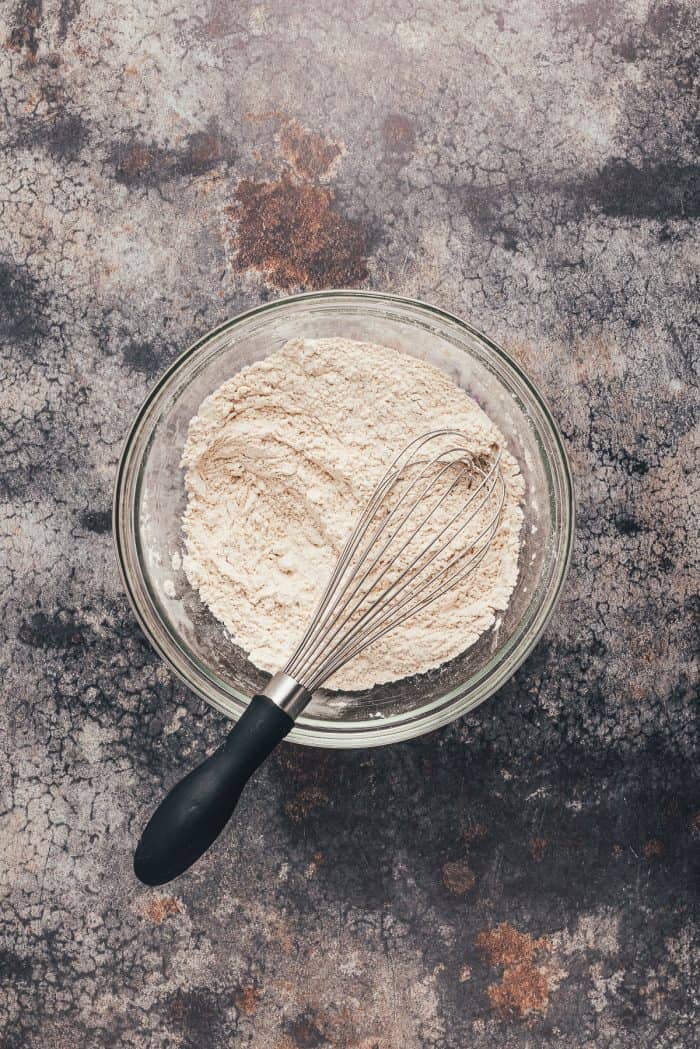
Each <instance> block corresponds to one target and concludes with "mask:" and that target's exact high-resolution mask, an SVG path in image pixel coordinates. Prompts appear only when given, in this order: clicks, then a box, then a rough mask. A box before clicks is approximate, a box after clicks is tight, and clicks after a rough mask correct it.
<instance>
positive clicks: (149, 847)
mask: <svg viewBox="0 0 700 1049" xmlns="http://www.w3.org/2000/svg"><path fill="white" fill-rule="evenodd" d="M501 458H502V452H501V450H500V449H499V448H493V449H492V450H491V451H490V452H489V453H488V454H484V453H475V452H474V451H473V450H472V449H471V448H470V447H469V442H468V439H467V438H466V437H465V435H464V434H462V433H460V432H459V431H457V430H449V429H445V430H434V431H432V432H430V433H426V434H423V435H422V436H420V437H417V438H416V439H415V440H413V441H411V443H410V444H408V445H407V446H406V448H404V449H403V451H402V452H401V453H400V454H399V455H398V456H397V457H396V459H394V461H393V463H392V464H391V466H390V467H389V469H388V470H387V472H386V473H385V474H384V477H383V478H382V479H381V481H380V482H379V484H378V485H377V487H376V488H375V490H374V493H373V494H372V496H371V498H370V499H369V501H368V503H367V504H366V506H365V508H364V510H363V511H362V513H361V515H360V517H359V519H358V522H357V525H356V526H355V529H354V531H353V533H352V535H351V536H350V538H349V539H348V540H347V543H346V545H345V547H344V549H343V551H342V553H341V555H340V557H339V559H338V562H337V564H336V567H335V569H334V571H333V573H332V575H331V577H330V579H329V581H328V584H327V586H326V589H325V591H324V593H323V595H322V597H321V599H320V601H319V603H318V606H317V608H316V610H315V612H314V614H313V617H312V619H311V622H310V623H309V626H308V629H307V630H306V633H305V634H304V636H303V638H302V639H301V641H300V643H299V645H298V646H297V649H296V651H295V652H294V654H293V656H292V657H291V659H290V660H289V662H288V663H287V665H286V666H285V668H284V670H283V671H281V672H280V673H278V674H275V675H274V676H273V677H272V679H271V680H270V682H269V683H268V685H267V686H266V688H265V690H264V692H263V693H262V694H261V695H258V696H255V697H254V698H253V699H252V700H251V702H250V704H249V706H248V707H247V709H246V711H245V713H244V714H243V716H242V717H241V719H240V720H239V721H238V723H237V724H236V725H235V726H234V728H233V729H232V730H231V732H230V733H229V736H228V738H227V740H226V741H225V743H223V744H222V746H221V747H220V748H219V749H218V750H217V751H216V752H215V753H214V754H212V755H211V757H209V758H208V759H207V760H206V761H204V762H203V763H202V764H201V765H200V766H198V768H196V769H195V770H194V771H193V772H191V773H190V774H189V775H188V776H186V777H185V779H184V780H182V781H181V782H180V783H178V784H177V786H176V787H174V788H173V790H172V791H171V792H170V794H169V795H168V796H167V798H166V799H165V800H164V801H163V802H162V804H161V805H160V807H159V808H158V809H157V810H156V812H155V813H154V815H153V816H152V818H151V820H150V822H149V823H148V825H147V827H146V829H145V831H144V833H143V835H142V837H141V840H140V842H139V845H138V848H137V850H136V855H135V860H134V869H135V871H136V874H137V875H138V877H139V878H140V879H141V880H142V881H144V882H146V883H147V884H149V885H158V884H162V883H163V882H166V881H169V880H170V879H171V878H174V877H176V876H177V875H178V874H180V873H182V871H184V870H186V869H187V868H188V867H189V866H190V865H191V864H192V863H194V862H195V860H196V859H197V858H198V857H199V856H201V854H202V853H203V852H204V851H205V850H206V849H207V848H208V847H209V845H210V844H211V843H212V842H213V841H214V839H215V838H216V837H217V836H218V834H219V833H220V831H221V830H222V829H223V827H224V825H225V824H226V822H227V821H228V819H229V818H230V816H231V814H232V812H233V809H234V808H235V805H236V802H237V801H238V798H239V796H240V794H241V791H242V790H243V787H244V786H245V784H246V782H247V781H248V779H249V777H250V775H251V774H252V772H253V771H254V770H255V769H256V768H258V766H259V765H260V764H261V763H262V761H264V759H265V758H266V757H267V756H268V754H269V753H270V752H271V751H272V750H273V749H274V747H275V746H276V745H277V744H278V743H279V742H280V740H282V739H283V738H284V737H285V736H286V735H287V733H288V732H289V731H290V730H291V728H292V726H293V724H294V720H295V718H296V717H297V716H298V715H299V713H300V712H301V711H302V710H303V709H304V707H305V706H306V705H307V703H308V702H309V700H310V699H311V696H312V693H313V692H314V691H315V690H316V689H318V688H320V687H321V685H323V684H324V682H326V681H328V679H329V678H330V677H331V676H332V675H333V674H335V673H336V671H338V670H340V669H341V668H342V667H343V666H345V664H346V663H348V662H349V661H350V660H351V659H353V658H354V657H355V656H357V655H358V654H359V653H360V652H362V651H364V650H365V649H366V648H368V647H369V646H370V645H372V644H373V643H374V642H375V641H377V640H378V639H379V638H380V637H383V636H384V635H385V634H387V633H389V631H391V630H394V629H395V628H396V627H398V626H400V624H401V623H404V622H405V621H406V620H407V619H409V618H410V617H411V616H414V615H416V614H417V613H418V612H420V611H421V610H422V609H423V608H425V607H426V606H427V605H429V604H431V603H432V602H433V601H437V600H438V599H439V598H440V597H442V596H443V595H444V594H446V593H447V592H448V591H449V590H452V589H453V588H454V587H456V586H458V585H459V584H460V583H461V582H462V581H463V580H465V579H466V578H467V577H468V576H469V575H471V574H472V573H473V572H474V571H475V570H476V569H477V568H478V566H479V565H480V564H481V562H482V561H483V560H484V558H485V557H486V556H487V554H488V552H489V550H490V548H491V545H492V543H493V539H494V537H495V535H496V533H497V532H498V528H499V525H500V522H501V517H502V513H503V506H504V503H505V497H506V486H505V482H504V479H503V475H502V471H501Z"/></svg>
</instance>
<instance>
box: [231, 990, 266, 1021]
mask: <svg viewBox="0 0 700 1049" xmlns="http://www.w3.org/2000/svg"><path fill="white" fill-rule="evenodd" d="M261 998H262V991H261V990H260V988H259V987H255V986H254V985H253V984H246V986H245V987H240V988H239V989H238V991H237V992H236V994H234V996H233V1003H234V1005H235V1006H236V1008H237V1009H238V1010H239V1012H241V1013H243V1015H244V1016H253V1015H254V1014H255V1013H256V1012H257V1008H258V1002H259V1001H260V999H261Z"/></svg>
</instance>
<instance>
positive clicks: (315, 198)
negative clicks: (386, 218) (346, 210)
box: [226, 178, 368, 290]
mask: <svg viewBox="0 0 700 1049" xmlns="http://www.w3.org/2000/svg"><path fill="white" fill-rule="evenodd" d="M226 214H227V215H228V217H229V218H230V219H232V220H233V222H234V224H235V226H234V229H233V231H232V236H231V246H232V247H233V250H234V254H233V259H232V264H233V267H234V269H236V270H238V271H240V272H243V271H245V270H248V269H255V270H259V271H260V272H262V273H264V274H265V275H266V276H267V278H268V280H269V281H270V283H272V284H274V285H275V286H276V287H278V288H283V289H285V290H290V289H292V288H295V287H299V286H302V287H308V288H314V289H318V288H328V287H348V286H352V285H357V284H361V283H362V282H363V281H365V280H366V279H367V276H368V271H367V259H366V254H367V249H368V237H367V234H366V232H365V230H364V228H363V227H362V225H361V224H360V223H359V222H355V221H353V220H352V219H348V218H346V217H345V216H344V215H342V214H341V213H340V212H339V211H337V210H336V208H335V206H334V201H333V195H332V193H331V191H330V190H329V189H326V188H325V187H321V186H311V185H301V184H297V183H295V182H292V181H291V179H290V178H282V179H280V180H279V181H277V182H252V181H248V180H244V181H242V182H240V183H239V184H238V188H237V189H236V193H235V196H234V203H233V204H232V205H230V206H229V207H228V208H226Z"/></svg>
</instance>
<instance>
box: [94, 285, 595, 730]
mask: <svg viewBox="0 0 700 1049" xmlns="http://www.w3.org/2000/svg"><path fill="white" fill-rule="evenodd" d="M334 336H343V337H346V338H351V339H360V340H365V341H369V342H376V343H380V344H383V345H386V346H393V347H395V348H396V349H398V350H401V351H402V352H404V353H409V354H412V355H413V356H414V357H418V358H419V359H421V360H427V361H430V362H431V363H432V364H433V365H435V366H436V367H438V368H441V369H442V370H443V371H445V372H447V374H448V375H450V376H451V377H452V378H453V380H454V381H455V382H456V383H457V384H458V385H459V386H461V387H462V388H463V389H464V390H466V391H467V392H468V393H469V394H470V395H471V396H472V397H473V398H474V399H475V400H476V401H478V403H479V404H480V405H481V407H482V408H483V409H484V410H485V411H486V413H487V414H488V415H489V416H490V417H491V418H492V419H493V420H494V422H495V423H496V424H497V426H498V427H499V428H500V430H501V432H502V433H503V434H504V436H505V438H506V440H507V442H508V448H509V450H510V451H511V452H512V454H513V455H515V456H516V458H517V459H518V461H519V463H520V467H521V470H522V473H523V476H524V479H525V485H526V495H525V507H524V510H525V520H524V524H523V531H522V549H521V553H520V562H519V579H518V583H517V585H516V588H515V590H514V592H513V595H512V597H511V600H510V604H509V606H508V608H507V610H506V612H505V613H503V614H502V615H501V617H500V619H499V620H497V621H496V623H495V625H494V627H493V628H492V629H491V630H489V631H487V632H486V634H485V635H483V636H482V637H481V638H480V639H479V641H478V642H477V643H476V644H475V645H473V646H472V647H471V648H469V649H468V650H467V651H466V652H464V653H463V654H462V655H461V656H458V657H457V658H456V659H453V660H451V661H450V662H449V663H446V664H444V665H443V666H441V667H439V668H438V669H436V670H432V671H430V672H428V673H426V674H420V675H416V676H414V677H411V678H405V679H403V680H401V681H396V682H392V683H391V684H388V685H378V686H375V687H374V688H372V689H370V690H368V691H366V692H362V693H359V692H353V693H345V694H344V693H341V692H333V691H328V690H321V691H319V692H317V693H316V694H315V695H314V698H313V700H312V702H311V704H310V705H309V706H308V707H307V709H306V710H305V711H304V712H303V714H302V716H301V717H300V718H299V719H298V721H297V723H296V725H295V727H294V729H293V730H292V732H291V734H290V736H289V737H288V738H289V739H291V740H295V741H296V742H299V743H307V744H313V745H315V746H321V747H366V746H377V745H380V744H383V743H392V742H395V741H397V740H403V739H409V738H410V737H411V736H418V735H421V734H422V733H425V732H430V731H432V730H433V729H436V728H439V727H440V726H441V725H445V724H447V723H448V722H450V721H453V720H454V719H455V718H458V717H459V716H460V715H461V714H464V713H465V712H466V711H468V710H472V709H473V708H474V707H475V706H477V704H479V703H481V702H483V700H485V699H486V698H487V697H488V696H490V695H491V694H492V693H493V692H495V691H496V689H498V688H499V687H500V686H501V685H502V684H503V683H504V682H505V681H507V679H508V678H509V677H510V676H511V675H512V674H513V673H514V671H515V670H516V669H517V667H518V666H520V664H521V663H522V662H523V660H524V659H525V657H526V656H527V655H528V653H529V652H530V651H531V650H532V648H533V646H534V645H535V643H536V642H537V639H538V638H539V636H540V634H541V633H542V631H543V629H544V627H545V625H546V623H547V620H548V619H549V617H550V615H551V614H552V611H553V609H554V606H555V604H556V601H557V598H558V597H559V594H560V592H561V588H562V584H563V582H564V578H565V576H566V571H567V568H568V564H569V558H570V553H571V545H572V538H573V527H574V506H573V490H572V482H571V472H570V469H569V464H568V461H567V457H566V453H565V451H564V448H563V445H562V441H561V438H560V436H559V432H558V430H557V427H556V424H555V423H554V421H553V419H552V417H551V415H550V413H549V410H548V408H547V406H546V404H545V403H544V400H543V399H542V397H541V395H540V394H539V393H538V391H537V390H536V389H535V387H534V386H533V384H532V383H531V382H530V380H529V379H528V378H527V376H526V375H524V373H523V372H522V371H521V369H520V368H519V367H518V365H517V364H516V363H515V362H514V361H513V360H511V358H510V357H509V356H508V355H507V354H506V353H504V351H503V350H502V349H500V347H498V346H496V345H495V344H494V343H493V342H491V341H490V340H489V339H487V338H486V337H485V336H484V335H482V334H480V333H479V332H478V331H476V330H475V329H474V328H472V327H471V326H470V325H469V324H466V323H465V322H464V321H462V320H459V319H458V318H457V317H453V316H451V315H450V314H448V313H445V312H444V311H443V310H439V309H436V308H435V307H434V306H429V305H426V304H425V303H420V302H414V301H411V300H408V299H402V298H398V297H396V296H392V295H383V294H376V293H373V292H363V291H328V292H318V293H313V294H308V295H297V296H294V297H292V298H286V299H281V300H279V301H277V302H272V303H267V304H265V305H263V306H258V307H256V308H255V309H252V310H249V311H248V312H247V313H243V314H241V315H240V316H238V317H235V318H234V319H233V320H231V321H228V322H227V323H226V324H222V325H221V326H220V327H219V328H216V329H215V331H212V332H210V333H209V334H208V335H205V336H204V337H203V338H202V339H200V340H199V341H198V342H196V343H195V344H194V346H192V347H190V349H188V350H186V351H185V353H183V354H182V356H180V357H179V358H178V359H177V360H176V361H175V363H174V364H172V365H171V367H170V368H169V369H168V370H167V372H166V373H165V374H164V375H163V376H162V378H161V379H160V380H159V382H158V383H157V384H156V386H155V387H154V389H153V390H152V391H151V393H150V394H149V396H148V398H147V399H146V402H145V404H144V405H143V407H142V408H141V411H140V412H139V414H138V417H137V419H136V421H135V423H134V425H133V427H132V429H131V432H130V433H129V436H128V437H127V439H126V444H125V447H124V451H123V454H122V458H121V462H120V465H119V470H118V474H117V481H116V488H115V496H114V535H115V542H116V547H117V556H118V559H119V566H120V569H121V573H122V577H123V580H124V585H125V587H126V591H127V593H128V595H129V598H130V600H131V604H132V606H133V609H134V612H135V614H136V616H137V618H138V621H139V623H140V624H141V627H142V628H143V630H144V632H145V633H146V635H147V636H148V638H149V640H150V641H151V643H152V645H153V646H154V648H155V649H156V651H157V652H158V653H159V654H160V655H161V656H162V657H163V659H164V660H165V661H166V663H167V664H168V665H169V666H170V667H171V668H172V670H173V671H174V672H175V673H176V674H178V675H179V677H180V678H182V680H183V681H184V682H185V683H186V684H187V685H188V686H189V687H190V688H191V689H192V690H193V691H194V692H196V693H197V694H198V695H199V696H201V697H202V698H203V699H205V700H207V702H208V703H211V705H212V706H214V707H216V708H217V709H218V710H220V711H222V712H223V713H225V714H227V715H228V716H229V717H231V718H233V719H234V720H235V719H236V718H238V717H239V716H240V715H241V713H242V712H243V710H244V709H245V706H246V704H247V702H248V699H249V698H250V696H251V695H253V694H254V693H256V692H259V691H260V690H261V689H262V688H263V686H264V685H265V684H266V682H267V681H268V680H269V675H268V674H266V673H264V672H263V671H261V670H258V669H257V667H255V666H253V664H252V663H250V661H249V660H248V658H247V654H246V653H245V652H244V651H243V650H242V649H240V648H238V647H237V646H236V645H235V644H234V643H233V642H232V641H231V639H230V637H229V636H228V635H227V634H226V632H225V630H224V628H223V627H222V625H221V624H220V623H219V622H218V621H217V620H216V619H214V617H213V616H212V615H211V613H210V612H209V611H208V609H207V608H206V607H205V606H204V605H203V603H202V602H201V601H200V599H199V597H198V595H197V594H196V592H194V591H193V590H192V588H191V587H190V585H189V583H188V581H187V578H186V576H185V574H184V572H183V570H182V564H181V554H182V550H183V540H182V534H181V527H180V521H181V517H182V512H183V510H184V506H185V488H184V479H183V471H182V468H181V466H180V458H181V454H182V449H183V445H184V442H185V438H186V435H187V427H188V424H189V422H190V419H191V418H192V417H193V416H194V415H196V413H197V410H198V408H199V406H200V404H201V403H202V401H203V400H204V398H205V397H207V396H208V395H209V394H210V393H212V392H213V391H214V390H215V389H216V388H217V387H218V386H219V385H220V384H221V383H222V382H224V381H225V380H227V379H230V378H231V376H233V375H234V374H235V373H236V372H238V371H239V370H240V369H241V368H243V367H244V366H245V365H247V364H251V363H252V362H253V361H257V360H260V359H261V358H263V357H265V356H267V355H269V354H271V353H274V352H275V351H276V350H279V349H280V348H281V347H282V346H283V344H284V343H285V342H286V341H287V340H288V339H290V338H293V337H311V338H328V337H334Z"/></svg>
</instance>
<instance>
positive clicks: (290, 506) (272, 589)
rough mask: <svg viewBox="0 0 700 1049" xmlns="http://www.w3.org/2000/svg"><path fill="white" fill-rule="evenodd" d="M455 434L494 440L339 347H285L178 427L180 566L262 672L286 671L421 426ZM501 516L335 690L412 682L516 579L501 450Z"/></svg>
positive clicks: (460, 411) (366, 358)
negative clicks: (450, 584)
mask: <svg viewBox="0 0 700 1049" xmlns="http://www.w3.org/2000/svg"><path fill="white" fill-rule="evenodd" d="M441 428H446V429H456V430H461V431H462V432H463V433H465V434H466V435H467V437H468V438H469V442H470V446H472V447H473V449H474V452H475V453H480V452H483V453H484V454H488V452H489V450H490V449H491V448H492V446H493V445H494V444H498V445H500V446H501V447H503V446H504V443H505V442H504V439H503V436H502V434H501V433H500V432H499V430H498V429H497V427H496V426H495V425H494V423H493V422H492V421H491V420H490V419H489V418H488V416H487V415H486V414H485V413H484V412H483V411H482V409H481V408H479V407H478V405H477V404H476V403H475V402H474V401H473V400H472V399H471V398H470V397H469V396H468V395H467V394H466V393H465V392H464V391H463V390H461V389H460V388H459V387H458V386H456V385H455V383H454V382H453V381H452V380H451V379H450V378H449V376H447V375H446V374H445V373H444V372H441V371H440V370H439V369H437V368H435V367H433V366H432V365H430V364H427V363H425V362H423V361H419V360H417V359H415V358H413V357H411V356H410V355H407V354H403V353H400V352H399V351H397V350H394V349H390V348H388V347H385V346H378V345H374V344H371V343H363V342H354V341H351V340H349V339H338V338H335V339H294V340H291V341H290V342H288V343H287V344H286V345H285V346H284V347H283V349H282V350H280V351H279V352H277V353H274V354H272V355H271V356H269V357H267V358H265V359H264V360H262V361H258V362H257V363H255V364H252V365H250V366H249V367H247V368H244V369H243V370H242V371H240V372H239V373H238V374H237V375H236V376H234V378H232V379H231V380H230V381H229V382H226V383H224V384H223V385H222V386H220V387H219V389H218V390H216V391H215V392H214V393H213V394H211V396H210V397H208V398H207V399H206V400H205V401H204V402H203V404H202V405H201V406H200V409H199V412H198V414H197V415H196V416H195V418H194V419H192V421H191V423H190V427H189V433H188V438H187V442H186V445H185V450H184V453H183V465H184V467H185V470H186V479H185V480H186V486H187V494H188V502H187V508H186V510H185V514H184V519H183V529H184V535H185V548H186V556H185V558H184V568H185V572H186V574H187V577H188V579H189V581H190V583H191V585H192V586H193V587H194V588H195V589H196V590H197V591H198V592H199V594H200V597H201V598H202V600H203V601H204V602H205V604H207V605H208V607H209V609H210V610H211V612H212V613H213V615H214V616H216V618H217V619H219V620H220V621H221V622H222V623H223V624H224V625H225V627H226V628H227V629H228V631H229V632H230V634H231V636H232V638H233V639H234V640H235V642H236V643H237V644H238V645H240V646H241V647H242V648H244V649H245V650H246V651H248V652H249V654H250V659H251V661H252V662H253V663H254V664H255V665H256V666H258V667H260V668H261V669H262V670H267V671H270V672H271V673H274V672H275V671H277V670H279V669H280V668H281V667H283V666H284V665H285V663H286V662H287V660H288V659H289V657H290V655H291V654H292V652H293V651H294V648H295V647H296V645H297V643H298V641H299V639H300V638H301V636H302V634H303V633H304V630H305V629H306V626H307V624H308V622H309V619H310V618H311V615H312V613H313V610H314V607H315V605H316V602H317V600H318V598H319V597H320V595H321V593H322V591H323V588H324V586H325V584H326V582H327V580H328V577H329V575H330V573H331V571H332V569H333V566H334V565H335V562H336V560H337V557H338V555H339V554H340V552H341V550H342V547H343V544H344V542H345V540H346V539H347V537H348V535H349V534H350V532H351V531H352V528H353V527H354V524H355V522H356V520H357V517H358V515H359V512H360V511H361V509H362V506H363V504H364V503H365V501H366V500H367V499H368V498H369V496H370V495H371V493H372V491H373V490H374V487H375V485H376V484H377V482H378V481H379V479H380V478H381V477H382V475H383V473H384V471H385V470H386V468H387V466H388V464H389V463H390V462H391V461H392V459H393V458H394V457H395V456H396V455H397V454H398V452H399V451H400V450H401V449H402V448H403V447H404V446H405V445H406V444H407V443H408V441H410V440H411V439H412V438H414V437H416V436H418V435H419V434H422V433H424V432H426V431H428V430H436V429H441ZM502 470H503V476H504V479H505V482H506V503H505V507H504V513H503V517H502V520H501V524H500V526H499V530H498V533H497V535H496V537H495V540H494V543H493V546H492V548H491V550H490V551H489V554H488V556H487V557H486V558H484V560H483V562H482V563H481V564H480V565H479V568H478V570H477V571H476V572H475V573H474V574H473V575H472V576H470V577H469V578H468V579H466V580H465V581H464V582H463V583H461V584H460V585H458V586H457V587H456V588H455V589H454V590H452V591H450V592H449V593H447V594H445V595H444V596H443V597H442V598H440V599H439V600H438V601H437V602H436V603H435V604H434V605H432V606H430V607H428V608H426V609H425V610H423V611H422V612H420V613H418V614H417V615H416V616H414V617H412V618H411V619H409V620H407V621H406V622H405V623H403V624H402V625H401V626H400V627H398V628H397V629H396V630H394V631H392V632H391V633H389V634H387V635H385V636H384V637H383V638H381V639H380V640H378V641H377V642H375V644H374V645H372V646H371V647H370V648H369V649H368V650H367V651H365V652H363V653H362V654H360V655H358V656H357V657H356V658H355V659H354V660H353V661H352V662H350V663H349V664H348V665H347V666H345V667H344V668H343V669H342V670H340V671H338V672H337V673H336V674H335V675H334V677H333V678H331V680H330V682H329V684H328V686H327V687H330V688H337V689H343V690H355V689H364V688H369V687H371V686H372V685H374V684H379V683H383V682H387V681H392V680H396V679H399V678H402V677H407V676H410V675H411V674H416V673H422V672H424V671H427V670H430V669H432V668H434V667H438V666H440V664H442V663H444V662H446V661H447V660H449V659H452V658H454V657H455V656H457V655H459V654H460V653H462V652H464V651H465V649H467V648H468V647H469V646H470V645H472V644H473V643H474V642H475V641H476V640H477V638H478V637H479V636H480V635H481V634H482V633H484V631H486V630H488V629H489V628H490V627H491V626H492V625H493V623H494V621H495V617H496V614H497V613H498V612H502V611H503V610H504V609H505V608H506V606H507V604H508V600H509V598H510V595H511V593H512V591H513V588H514V586H515V582H516V579H517V575H518V553H519V546H520V540H519V534H520V527H521V523H522V510H521V506H520V504H521V501H522V496H523V487H524V486H523V480H522V477H521V475H520V472H519V469H518V465H517V463H516V461H515V460H514V459H513V458H512V456H510V455H509V454H508V452H507V451H505V452H504V456H503V460H502Z"/></svg>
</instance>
